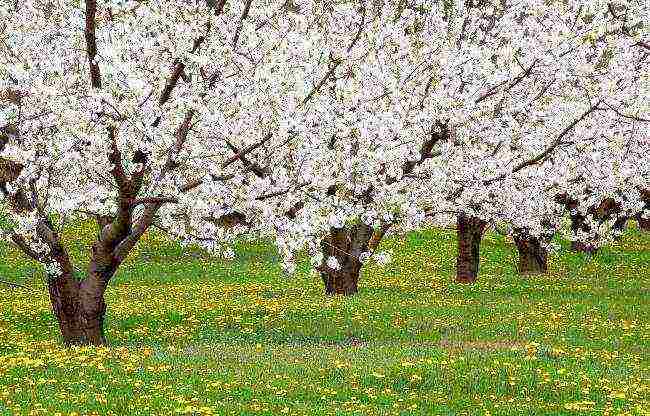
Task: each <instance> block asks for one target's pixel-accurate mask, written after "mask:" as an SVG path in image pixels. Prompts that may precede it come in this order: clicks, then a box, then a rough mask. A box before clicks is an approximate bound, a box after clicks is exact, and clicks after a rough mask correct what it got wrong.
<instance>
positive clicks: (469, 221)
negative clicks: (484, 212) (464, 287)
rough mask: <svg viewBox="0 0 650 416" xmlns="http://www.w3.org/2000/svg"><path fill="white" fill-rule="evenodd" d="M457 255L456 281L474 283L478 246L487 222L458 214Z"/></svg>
mask: <svg viewBox="0 0 650 416" xmlns="http://www.w3.org/2000/svg"><path fill="white" fill-rule="evenodd" d="M457 224H458V257H457V258H456V282H458V283H474V282H476V277H477V275H478V266H479V248H480V245H481V237H482V236H483V232H484V231H485V226H486V225H487V223H486V222H485V221H483V220H481V219H478V218H475V217H468V216H466V215H464V214H460V215H458V218H457Z"/></svg>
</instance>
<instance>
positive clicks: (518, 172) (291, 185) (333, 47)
mask: <svg viewBox="0 0 650 416" xmlns="http://www.w3.org/2000/svg"><path fill="white" fill-rule="evenodd" d="M13 3H14V2H2V4H0V21H1V22H3V23H2V26H0V92H2V91H3V90H6V89H8V88H11V89H12V90H16V91H20V92H22V93H24V94H23V98H22V102H21V103H20V108H18V105H17V104H15V103H6V102H5V101H2V98H1V97H0V104H1V106H0V127H3V126H4V125H7V124H9V123H12V124H15V125H17V126H18V128H19V131H20V134H19V138H18V139H15V140H11V143H10V144H8V145H7V146H5V148H4V150H3V151H2V153H1V154H0V156H1V157H3V158H8V159H11V160H14V161H20V162H21V163H23V164H24V165H25V168H24V171H23V172H22V173H21V177H20V178H19V179H18V180H17V181H16V182H15V183H12V184H11V186H8V189H9V190H10V191H11V192H13V191H15V190H16V189H18V187H21V188H22V189H30V186H33V187H35V189H36V193H37V199H38V203H39V205H40V207H41V209H42V210H44V211H45V212H47V213H48V214H51V213H57V214H66V213H71V212H78V211H84V212H92V213H99V214H110V213H115V212H116V209H117V205H116V200H117V193H116V190H115V184H114V183H113V178H112V177H111V173H110V172H111V171H112V170H113V169H114V165H113V163H112V162H111V161H110V159H109V157H108V155H109V154H110V153H111V149H110V140H108V136H107V128H109V127H112V128H115V131H116V139H115V140H116V144H117V147H118V149H119V151H120V152H121V155H122V161H121V162H122V164H123V165H124V168H125V170H126V173H127V174H132V173H133V172H135V171H138V170H139V169H141V168H143V166H145V167H146V169H147V174H146V175H145V177H144V179H143V181H144V186H143V189H142V191H141V192H140V195H138V197H142V198H145V197H156V196H160V195H164V196H167V197H169V198H176V199H177V201H178V202H177V203H167V204H165V205H164V206H163V207H162V208H161V210H160V211H159V218H160V221H161V223H162V225H164V226H165V227H167V228H168V229H169V230H170V231H172V232H173V233H174V234H175V235H178V236H179V238H181V239H185V240H187V241H195V242H204V243H203V244H204V245H205V246H206V247H207V248H209V249H211V250H213V249H214V250H217V251H223V249H222V247H225V246H224V244H226V243H227V242H228V241H231V240H232V239H233V238H234V237H235V236H236V235H237V234H238V233H242V232H244V231H250V232H254V233H257V234H261V235H264V236H270V237H273V238H275V240H276V242H277V244H278V247H279V248H280V251H281V252H282V254H283V257H284V258H285V259H286V261H285V263H286V264H285V268H286V270H289V271H291V270H295V265H294V264H293V263H292V262H293V260H292V259H293V258H294V254H295V253H296V252H297V251H299V250H302V249H304V248H305V247H307V248H308V249H309V250H310V252H312V253H314V254H316V253H318V252H320V247H319V242H320V240H321V239H322V238H323V237H324V236H325V235H327V234H328V233H329V232H330V229H331V228H342V227H346V226H349V225H350V224H355V223H359V222H363V223H365V224H368V225H372V226H373V227H378V226H380V224H381V223H382V222H391V223H395V226H394V228H393V229H394V230H408V229H415V228H417V227H421V226H424V225H425V222H426V221H428V220H429V219H431V218H433V219H434V221H438V222H445V221H448V220H449V219H450V218H453V216H452V217H441V215H447V216H448V215H450V214H451V215H453V213H456V212H465V213H469V214H471V215H473V216H476V217H479V218H482V219H484V220H486V221H488V222H491V223H495V224H496V223H499V224H508V225H509V227H510V228H511V229H513V230H514V229H525V230H526V231H527V232H528V233H529V234H531V235H536V236H539V235H542V234H543V233H548V232H549V230H557V229H559V228H560V226H561V214H562V212H561V211H560V210H559V209H558V204H557V203H556V202H555V199H554V198H555V197H556V196H557V195H558V194H562V193H564V194H567V195H569V196H572V197H576V198H577V199H580V201H582V202H581V204H580V207H583V208H582V209H586V208H585V207H587V206H590V205H589V204H592V203H593V202H595V201H602V200H603V199H604V198H609V197H611V198H614V199H616V201H617V202H620V203H621V204H622V210H623V212H624V213H627V214H630V213H632V212H633V211H634V210H637V211H638V210H639V209H642V203H641V202H640V199H639V198H640V197H639V192H638V188H639V187H646V188H647V187H648V183H649V180H648V178H649V172H648V169H649V168H648V166H649V165H650V164H649V163H643V161H645V162H647V155H648V151H649V150H650V149H649V146H650V142H649V139H648V135H647V131H648V128H647V127H648V120H649V119H650V107H649V105H648V103H649V102H650V97H649V95H650V92H649V91H648V88H647V85H648V81H649V79H648V74H649V73H650V71H648V63H647V59H645V58H644V56H647V49H645V48H644V47H643V46H640V45H647V44H648V38H649V34H648V25H642V26H640V27H639V26H638V25H636V23H638V22H640V21H642V20H643V18H644V16H646V17H647V15H648V6H647V4H645V3H644V2H629V4H626V5H624V7H625V8H626V12H625V13H620V14H619V15H617V16H618V17H615V16H611V12H610V7H609V2H606V1H602V0H590V1H587V2H584V1H577V0H569V1H565V2H561V4H560V3H558V2H544V1H541V0H539V1H533V2H513V1H509V0H507V1H505V2H494V4H491V5H487V6H485V7H484V8H483V7H482V8H477V7H468V6H467V5H466V2H465V1H464V0H452V1H446V2H431V1H427V0H414V1H411V2H409V7H406V8H405V7H401V5H402V2H401V1H397V0H385V1H382V2H365V3H366V4H365V8H364V10H359V9H358V8H357V7H356V6H355V7H353V5H352V3H349V2H343V3H340V4H338V3H337V4H334V3H333V2H326V1H325V2H324V1H317V0H294V1H293V4H294V5H295V6H296V8H297V11H295V10H294V11H291V10H288V8H287V7H286V2H285V1H284V0H260V1H256V2H253V4H252V7H251V8H250V10H249V12H248V15H247V16H246V18H245V19H243V20H242V13H243V10H244V4H245V2H244V1H243V0H233V1H228V2H227V6H226V7H225V8H224V10H223V11H222V13H221V14H219V15H216V14H215V13H214V11H213V10H210V9H209V8H208V7H206V6H205V3H204V2H198V3H199V4H198V5H197V4H195V3H194V2H189V3H188V2H168V1H164V0H147V1H138V2H135V1H129V2H122V3H121V4H119V5H118V4H114V3H109V4H100V5H99V6H98V7H99V8H100V10H98V13H97V18H96V22H95V23H96V25H95V26H96V44H97V49H98V53H97V55H96V56H95V58H94V61H93V62H94V63H96V64H97V65H98V66H99V68H100V72H101V82H102V87H101V89H93V88H92V87H91V85H90V81H89V74H88V69H87V68H88V57H87V55H86V39H85V37H84V30H83V27H84V22H83V20H84V13H83V10H84V2H83V1H82V2H81V4H78V3H79V2H75V1H69V0H50V1H49V2H48V3H51V5H52V6H54V7H51V8H49V11H48V12H46V11H45V10H44V9H43V7H42V2H40V1H37V0H26V1H23V2H21V3H20V6H19V7H16V6H15V5H14V4H13ZM617 7H618V6H617ZM108 8H110V9H111V10H110V13H109V10H108ZM588 16H591V17H588ZM622 16H624V18H625V19H627V20H625V21H623V20H622V19H623V17H622ZM623 27H625V28H626V29H625V30H622V28H623ZM629 28H636V29H634V33H630V31H629ZM199 40H200V41H199ZM644 54H645V55H644ZM179 65H182V67H180V68H181V70H180V71H177V74H176V75H174V70H175V69H176V70H178V68H179ZM172 80H174V81H173V82H172ZM171 84H173V86H174V87H173V88H172V89H171V90H170V91H168V89H167V87H169V86H170V85H171ZM644 86H645V87H644ZM167 93H168V94H167ZM165 94H167V98H166V99H163V97H164V95H165ZM188 112H191V114H192V118H191V123H190V125H189V126H188V127H187V131H185V133H186V136H185V139H184V140H183V141H182V145H181V144H179V143H180V141H179V140H180V139H179V137H182V136H183V134H185V133H184V132H183V123H184V120H185V119H186V117H187V115H188ZM136 151H140V152H143V153H144V154H146V155H147V157H146V161H145V162H137V163H136V162H135V161H132V159H133V155H134V153H135V152H136ZM172 162H173V164H174V165H175V166H176V167H175V169H174V170H173V171H171V172H170V171H168V170H167V166H168V165H169V163H172ZM163 172H165V174H164V175H163ZM197 180H198V181H199V185H197V186H195V187H192V188H191V189H190V190H187V189H186V188H185V185H187V184H189V183H192V182H193V181H197ZM30 184H32V185H30ZM585 195H588V198H589V200H588V201H586V200H584V199H585V198H584V197H585ZM578 197H579V198H578ZM296 204H300V209H297V210H295V212H294V214H293V215H292V218H288V217H287V212H288V211H290V210H292V209H293V208H294V207H295V206H296ZM5 206H6V207H7V208H8V206H9V205H8V204H7V203H3V205H2V206H0V208H2V209H3V212H5V211H6V214H7V215H8V216H10V217H11V218H12V219H15V220H16V221H17V223H18V224H19V225H18V227H17V229H16V232H18V233H20V234H25V235H28V234H30V233H32V234H33V232H32V230H33V226H34V221H35V219H34V217H33V216H34V215H35V214H34V212H35V211H31V213H29V212H27V213H25V212H21V213H17V212H14V211H11V210H9V209H7V210H5V209H4V207H5ZM640 207H641V208H640ZM235 211H236V212H239V213H241V214H243V215H244V216H245V217H246V220H247V222H248V223H249V224H250V225H249V226H248V227H239V226H238V227H234V228H228V229H223V228H220V227H217V226H215V225H214V223H213V222H211V221H207V220H206V218H214V217H217V216H220V215H223V214H224V213H229V212H235ZM180 218H184V219H183V220H181V219H180ZM185 219H186V220H185ZM30 227H31V228H30ZM593 229H594V230H596V227H594V228H593ZM594 232H595V231H594ZM600 233H601V234H602V233H605V234H606V233H607V232H606V231H602V230H601V231H600ZM585 238H587V237H585ZM214 241H218V242H219V243H218V244H217V243H214ZM224 254H226V255H229V254H230V252H228V251H225V252H224ZM369 257H370V254H369V253H364V254H362V255H361V260H362V261H367V260H368V258H369ZM375 257H376V259H377V260H378V261H382V262H383V261H386V260H387V258H388V256H386V255H375ZM332 259H334V260H332ZM317 260H320V261H317V262H316V264H322V260H323V259H322V258H317ZM335 262H336V259H335V258H333V257H330V258H328V259H327V265H328V267H331V268H333V269H336V267H337V266H338V262H336V263H335Z"/></svg>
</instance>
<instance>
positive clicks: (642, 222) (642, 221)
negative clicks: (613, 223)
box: [636, 214, 650, 231]
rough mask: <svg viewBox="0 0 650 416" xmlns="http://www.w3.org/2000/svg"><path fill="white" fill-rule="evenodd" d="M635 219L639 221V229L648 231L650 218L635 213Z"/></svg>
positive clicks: (649, 229)
mask: <svg viewBox="0 0 650 416" xmlns="http://www.w3.org/2000/svg"><path fill="white" fill-rule="evenodd" d="M636 221H637V222H638V223H639V230H641V231H650V218H643V217H641V214H637V216H636Z"/></svg>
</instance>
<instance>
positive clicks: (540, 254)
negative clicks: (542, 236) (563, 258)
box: [513, 234, 548, 275]
mask: <svg viewBox="0 0 650 416" xmlns="http://www.w3.org/2000/svg"><path fill="white" fill-rule="evenodd" d="M513 238H514V240H515V245H516V246H517V251H518V252H519V261H518V262H517V271H518V272H519V274H520V275H530V274H544V273H546V271H547V270H548V253H547V251H546V249H545V248H544V247H543V246H542V244H541V242H540V240H539V238H536V237H532V236H528V235H521V234H515V235H514V236H513Z"/></svg>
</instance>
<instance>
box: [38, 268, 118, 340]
mask: <svg viewBox="0 0 650 416" xmlns="http://www.w3.org/2000/svg"><path fill="white" fill-rule="evenodd" d="M96 282H98V280H97V279H95V278H93V277H92V276H90V277H87V278H86V279H84V280H82V281H77V280H75V278H74V277H73V276H71V275H61V276H57V277H50V278H48V291H49V294H50V301H51V303H52V311H53V312H54V316H55V317H56V319H57V321H58V323H59V329H60V330H61V336H62V337H63V342H64V344H65V345H67V346H72V345H105V344H106V336H105V335H104V317H105V315H106V302H105V301H104V292H105V290H106V286H105V285H103V284H96Z"/></svg>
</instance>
